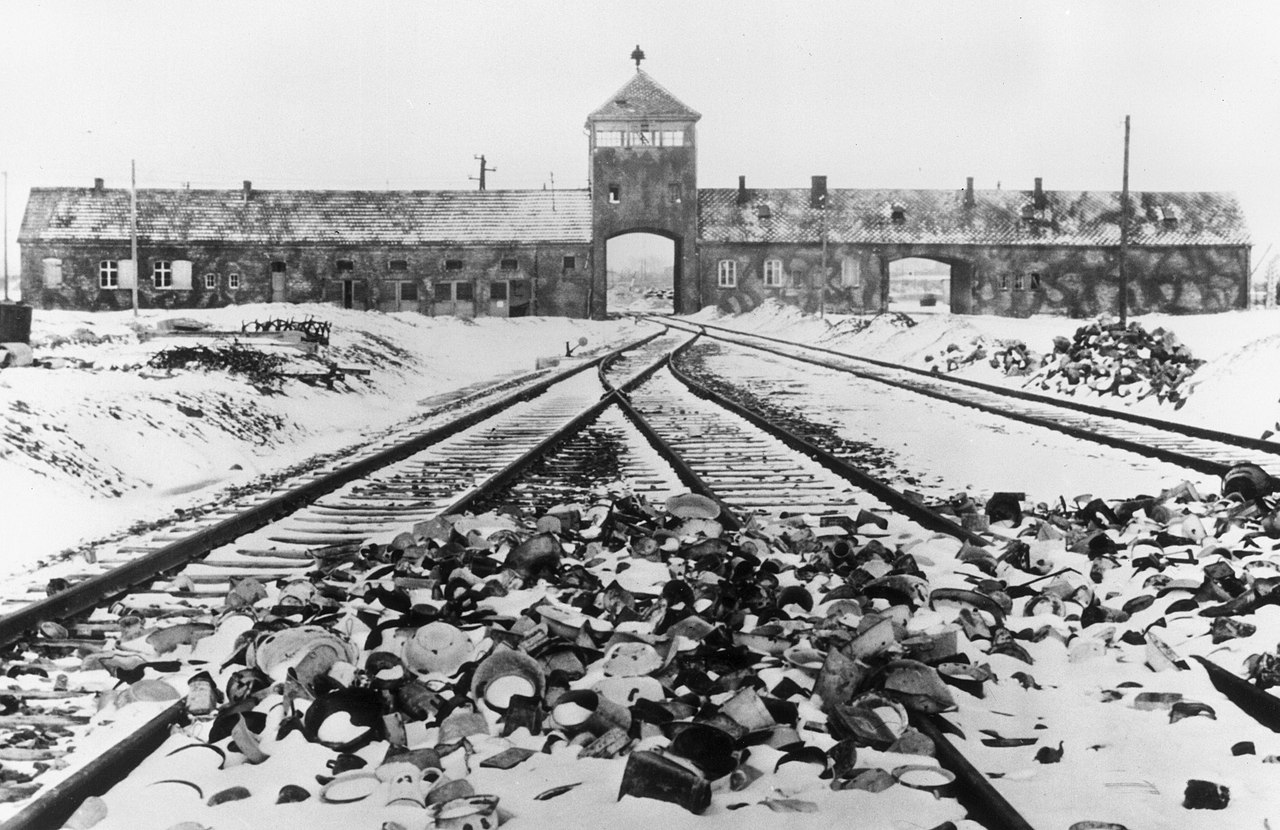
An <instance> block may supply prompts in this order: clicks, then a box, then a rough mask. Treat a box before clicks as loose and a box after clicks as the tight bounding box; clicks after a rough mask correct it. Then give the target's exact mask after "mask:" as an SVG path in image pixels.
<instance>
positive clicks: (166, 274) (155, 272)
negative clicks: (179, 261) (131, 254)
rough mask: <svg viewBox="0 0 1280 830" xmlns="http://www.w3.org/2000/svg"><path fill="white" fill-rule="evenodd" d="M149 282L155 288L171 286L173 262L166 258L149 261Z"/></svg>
mask: <svg viewBox="0 0 1280 830" xmlns="http://www.w3.org/2000/svg"><path fill="white" fill-rule="evenodd" d="M151 282H152V284H153V285H154V286H155V287H156V288H172V287H173V263H172V262H170V261H169V260H167V259H157V260H156V261H155V262H153V263H151Z"/></svg>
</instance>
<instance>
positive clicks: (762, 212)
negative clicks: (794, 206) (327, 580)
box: [756, 205, 773, 219]
mask: <svg viewBox="0 0 1280 830" xmlns="http://www.w3.org/2000/svg"><path fill="white" fill-rule="evenodd" d="M756 216H757V217H758V218H760V219H772V218H773V208H771V207H769V206H768V205H760V206H759V207H758V208H756Z"/></svg>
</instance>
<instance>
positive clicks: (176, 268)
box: [171, 259, 191, 291]
mask: <svg viewBox="0 0 1280 830" xmlns="http://www.w3.org/2000/svg"><path fill="white" fill-rule="evenodd" d="M171 287H172V288H174V289H178V290H185V291H190V290H191V260H188V259H175V260H174V261H173V284H172V286H171Z"/></svg>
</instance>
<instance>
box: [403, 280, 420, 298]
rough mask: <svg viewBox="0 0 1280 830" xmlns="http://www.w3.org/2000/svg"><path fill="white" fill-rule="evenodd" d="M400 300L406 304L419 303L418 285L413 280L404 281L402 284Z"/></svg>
mask: <svg viewBox="0 0 1280 830" xmlns="http://www.w3.org/2000/svg"><path fill="white" fill-rule="evenodd" d="M400 299H401V300H404V301H406V302H417V301H418V284H417V283H416V282H414V281H413V280H402V281H401V282H400Z"/></svg>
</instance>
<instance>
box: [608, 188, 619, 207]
mask: <svg viewBox="0 0 1280 830" xmlns="http://www.w3.org/2000/svg"><path fill="white" fill-rule="evenodd" d="M621 201H622V185H620V184H611V185H609V204H611V205H616V204H618V203H620V202H621Z"/></svg>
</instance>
